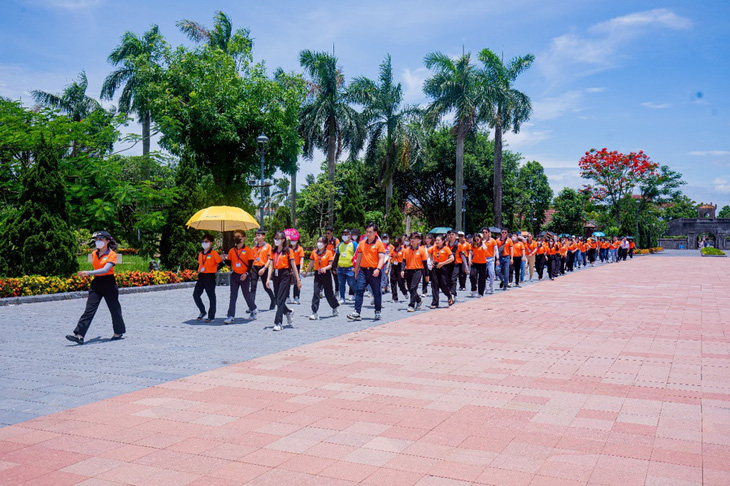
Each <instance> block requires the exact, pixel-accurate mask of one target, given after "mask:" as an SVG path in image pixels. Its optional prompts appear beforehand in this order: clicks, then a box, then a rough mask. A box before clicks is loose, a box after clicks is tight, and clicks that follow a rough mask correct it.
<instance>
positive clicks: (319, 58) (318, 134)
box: [299, 50, 363, 226]
mask: <svg viewBox="0 0 730 486" xmlns="http://www.w3.org/2000/svg"><path fill="white" fill-rule="evenodd" d="M299 63H300V64H301V66H302V67H303V68H304V70H305V71H306V73H307V74H308V75H309V77H310V80H309V82H308V88H309V90H308V93H307V99H306V100H305V103H304V106H303V107H302V111H301V113H300V117H299V120H300V121H299V132H300V134H301V136H302V138H303V139H304V155H305V157H307V158H309V159H311V158H312V155H313V151H314V149H315V148H318V149H320V150H323V151H324V153H325V155H326V156H327V177H328V179H329V180H330V182H331V183H332V184H334V182H335V163H336V162H337V159H338V158H339V156H340V155H341V154H342V150H343V148H344V147H345V146H347V147H348V148H349V149H350V155H351V156H354V155H355V153H356V152H357V151H358V148H359V146H358V141H359V140H362V138H363V137H362V134H361V123H360V120H359V118H358V116H359V115H358V113H357V112H356V111H355V110H354V109H353V108H352V107H351V106H350V105H349V104H348V101H347V100H348V98H347V91H346V87H345V77H344V76H343V75H342V72H341V70H340V69H339V68H338V67H337V58H336V57H335V56H334V55H333V54H329V53H327V52H312V51H310V50H304V51H302V52H301V53H300V54H299ZM334 206H335V196H334V193H332V194H330V201H329V204H328V206H327V213H328V214H327V219H328V222H329V225H330V226H331V225H333V224H334Z"/></svg>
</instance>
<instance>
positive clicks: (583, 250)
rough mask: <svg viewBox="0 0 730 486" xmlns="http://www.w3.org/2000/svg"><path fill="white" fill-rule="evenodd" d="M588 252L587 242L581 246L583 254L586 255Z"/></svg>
mask: <svg viewBox="0 0 730 486" xmlns="http://www.w3.org/2000/svg"><path fill="white" fill-rule="evenodd" d="M586 250H588V243H585V242H583V243H581V244H580V251H581V252H583V253H585V252H586Z"/></svg>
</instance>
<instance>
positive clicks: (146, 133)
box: [142, 111, 152, 156]
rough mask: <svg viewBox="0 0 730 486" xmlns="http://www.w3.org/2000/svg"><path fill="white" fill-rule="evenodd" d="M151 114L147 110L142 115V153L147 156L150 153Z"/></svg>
mask: <svg viewBox="0 0 730 486" xmlns="http://www.w3.org/2000/svg"><path fill="white" fill-rule="evenodd" d="M151 123H152V122H151V116H150V112H149V111H145V112H144V114H143V115H142V155H144V156H147V155H149V153H150V124H151Z"/></svg>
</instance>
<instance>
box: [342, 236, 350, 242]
mask: <svg viewBox="0 0 730 486" xmlns="http://www.w3.org/2000/svg"><path fill="white" fill-rule="evenodd" d="M349 239H350V235H342V241H347V240H349Z"/></svg>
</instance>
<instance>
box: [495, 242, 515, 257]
mask: <svg viewBox="0 0 730 486" xmlns="http://www.w3.org/2000/svg"><path fill="white" fill-rule="evenodd" d="M513 244H514V243H513V242H512V238H507V239H506V240H504V248H502V255H501V256H511V255H512V252H511V250H512V245H513ZM497 245H498V246H502V240H501V239H500V240H497Z"/></svg>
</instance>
